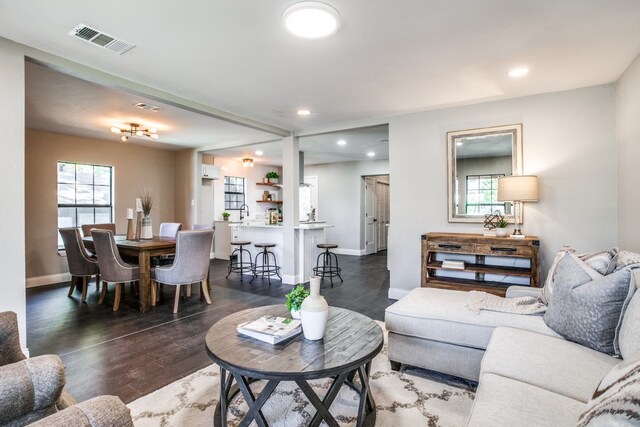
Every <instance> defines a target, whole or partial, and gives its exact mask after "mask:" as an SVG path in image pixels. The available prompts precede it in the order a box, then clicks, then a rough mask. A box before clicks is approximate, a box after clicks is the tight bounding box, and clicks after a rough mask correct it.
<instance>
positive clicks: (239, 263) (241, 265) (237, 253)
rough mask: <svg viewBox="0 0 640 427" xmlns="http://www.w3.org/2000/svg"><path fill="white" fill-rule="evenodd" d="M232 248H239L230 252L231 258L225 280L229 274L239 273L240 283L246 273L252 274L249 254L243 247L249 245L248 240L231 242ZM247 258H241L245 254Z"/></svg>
mask: <svg viewBox="0 0 640 427" xmlns="http://www.w3.org/2000/svg"><path fill="white" fill-rule="evenodd" d="M231 244H232V245H233V246H239V247H237V248H236V249H234V250H233V252H231V256H230V257H229V266H228V269H229V272H228V273H227V277H226V278H227V279H228V278H229V274H231V273H240V281H241V282H242V276H243V274H244V273H245V271H246V272H253V263H252V262H251V252H249V251H248V250H246V249H245V248H244V246H247V245H250V244H251V242H250V241H248V240H238V241H236V242H231ZM245 253H246V255H244V256H246V257H247V258H243V254H245ZM244 259H249V261H248V262H247V261H244Z"/></svg>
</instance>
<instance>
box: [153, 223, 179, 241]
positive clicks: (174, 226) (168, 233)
mask: <svg viewBox="0 0 640 427" xmlns="http://www.w3.org/2000/svg"><path fill="white" fill-rule="evenodd" d="M180 230H182V224H181V223H179V222H162V223H160V230H159V231H158V235H159V236H160V237H173V238H175V237H176V236H177V235H178V231H180Z"/></svg>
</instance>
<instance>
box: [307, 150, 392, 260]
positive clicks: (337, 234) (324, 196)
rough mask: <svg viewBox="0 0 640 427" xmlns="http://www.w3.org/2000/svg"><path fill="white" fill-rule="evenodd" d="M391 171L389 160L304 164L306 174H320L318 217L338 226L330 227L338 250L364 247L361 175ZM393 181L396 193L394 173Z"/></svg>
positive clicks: (353, 250)
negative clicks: (361, 239)
mask: <svg viewBox="0 0 640 427" xmlns="http://www.w3.org/2000/svg"><path fill="white" fill-rule="evenodd" d="M388 173H389V161H388V160H366V161H361V162H341V163H328V164H324V165H306V166H305V167H304V174H305V176H317V177H318V205H319V206H318V211H317V212H318V216H317V219H318V220H320V221H327V223H329V224H333V225H335V227H333V228H328V229H327V241H328V242H331V243H337V244H338V245H339V249H338V250H336V252H338V253H347V254H356V253H358V254H359V253H360V251H361V250H362V249H364V246H363V245H361V242H360V230H361V227H360V222H361V218H362V214H361V212H362V209H363V207H362V203H363V200H362V197H361V196H362V194H361V192H362V176H363V175H386V174H388ZM391 182H392V186H391V193H392V194H393V192H394V191H395V187H394V185H395V183H394V181H393V176H392V177H391ZM392 217H393V215H392Z"/></svg>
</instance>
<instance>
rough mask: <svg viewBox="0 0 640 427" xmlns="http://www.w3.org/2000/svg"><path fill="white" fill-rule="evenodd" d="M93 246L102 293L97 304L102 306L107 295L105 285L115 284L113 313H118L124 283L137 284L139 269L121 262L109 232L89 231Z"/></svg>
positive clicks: (113, 238) (114, 241) (113, 239)
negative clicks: (98, 268) (98, 265)
mask: <svg viewBox="0 0 640 427" xmlns="http://www.w3.org/2000/svg"><path fill="white" fill-rule="evenodd" d="M91 236H92V237H93V245H94V246H95V248H96V253H97V254H98V264H100V273H101V274H102V293H101V294H100V300H99V301H98V304H102V301H104V297H105V296H106V294H107V284H108V283H115V285H116V291H115V292H116V293H115V297H114V299H113V311H118V308H119V307H120V298H121V295H122V293H123V292H124V289H123V288H124V283H126V282H129V283H133V282H137V281H139V280H140V267H138V266H137V265H131V264H127V263H126V262H124V261H123V260H122V258H121V257H120V254H119V253H118V247H117V246H116V239H115V237H114V236H113V232H112V231H111V230H99V229H95V228H94V229H93V230H91Z"/></svg>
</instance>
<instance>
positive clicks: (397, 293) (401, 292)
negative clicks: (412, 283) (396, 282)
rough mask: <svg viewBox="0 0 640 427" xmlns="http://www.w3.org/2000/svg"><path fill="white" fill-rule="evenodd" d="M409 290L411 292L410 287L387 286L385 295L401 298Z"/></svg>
mask: <svg viewBox="0 0 640 427" xmlns="http://www.w3.org/2000/svg"><path fill="white" fill-rule="evenodd" d="M409 292H411V289H399V288H389V293H388V294H387V296H388V297H389V299H401V298H403V297H404V296H405V295H407V294H408V293H409Z"/></svg>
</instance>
